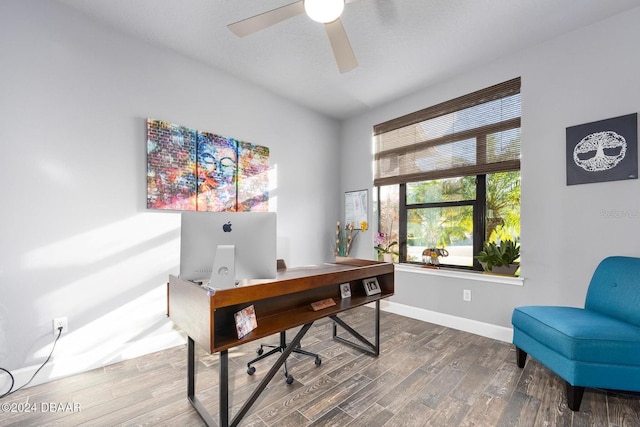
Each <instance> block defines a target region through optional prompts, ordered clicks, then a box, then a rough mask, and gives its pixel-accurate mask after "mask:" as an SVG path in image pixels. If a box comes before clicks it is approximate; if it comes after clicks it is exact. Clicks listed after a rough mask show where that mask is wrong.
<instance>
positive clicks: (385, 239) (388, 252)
mask: <svg viewBox="0 0 640 427" xmlns="http://www.w3.org/2000/svg"><path fill="white" fill-rule="evenodd" d="M374 242H375V244H376V245H375V246H374V247H373V248H374V249H375V250H376V251H378V256H382V260H383V261H384V262H392V260H393V255H396V256H397V255H399V254H398V252H397V251H394V250H393V249H392V248H393V247H394V246H396V245H397V244H398V242H397V241H396V240H393V241H391V236H390V235H389V234H386V233H382V232H379V233H378V234H376V237H375V238H374Z"/></svg>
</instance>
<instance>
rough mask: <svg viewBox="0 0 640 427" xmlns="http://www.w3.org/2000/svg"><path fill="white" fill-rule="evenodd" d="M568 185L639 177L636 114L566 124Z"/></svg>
mask: <svg viewBox="0 0 640 427" xmlns="http://www.w3.org/2000/svg"><path fill="white" fill-rule="evenodd" d="M566 156H567V160H566V161H567V185H575V184H587V183H592V182H604V181H620V180H626V179H638V114H637V113H636V114H628V115H626V116H620V117H614V118H611V119H606V120H600V121H597V122H591V123H585V124H582V125H578V126H572V127H568V128H567V153H566Z"/></svg>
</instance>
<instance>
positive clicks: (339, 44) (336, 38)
mask: <svg viewBox="0 0 640 427" xmlns="http://www.w3.org/2000/svg"><path fill="white" fill-rule="evenodd" d="M324 28H325V29H326V30H327V35H328V36H329V42H331V48H332V49H333V56H335V57H336V62H337V63H338V69H339V70H340V72H341V73H346V72H347V71H351V70H353V69H354V68H356V67H357V66H358V60H357V59H356V56H355V55H354V53H353V49H351V43H349V38H348V37H347V32H346V31H345V30H344V26H343V25H342V21H341V20H340V18H338V19H336V20H335V21H333V22H329V23H328V24H324Z"/></svg>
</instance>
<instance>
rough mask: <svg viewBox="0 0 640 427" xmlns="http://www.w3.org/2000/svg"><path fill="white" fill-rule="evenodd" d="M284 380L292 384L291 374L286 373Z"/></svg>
mask: <svg viewBox="0 0 640 427" xmlns="http://www.w3.org/2000/svg"><path fill="white" fill-rule="evenodd" d="M285 381H286V382H287V384H293V377H292V376H291V375H287V379H286V380H285Z"/></svg>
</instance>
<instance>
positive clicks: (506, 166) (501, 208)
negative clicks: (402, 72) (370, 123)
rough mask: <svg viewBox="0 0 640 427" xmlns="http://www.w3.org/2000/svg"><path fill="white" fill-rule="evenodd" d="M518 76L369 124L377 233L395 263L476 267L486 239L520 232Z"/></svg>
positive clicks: (513, 237) (509, 237) (497, 238)
mask: <svg viewBox="0 0 640 427" xmlns="http://www.w3.org/2000/svg"><path fill="white" fill-rule="evenodd" d="M520 104H521V103H520V78H516V79H513V80H510V81H507V82H504V83H501V84H498V85H495V86H491V87H489V88H486V89H483V90H480V91H477V92H474V93H471V94H469V95H465V96H462V97H459V98H456V99H454V100H451V101H447V102H444V103H442V104H438V105H435V106H433V107H429V108H426V109H424V110H420V111H417V112H415V113H411V114H409V115H406V116H403V117H399V118H396V119H393V120H390V121H388V122H385V123H381V124H379V125H376V126H375V127H374V144H375V179H374V185H375V186H376V187H377V188H378V203H379V210H378V211H379V215H380V218H379V227H380V230H379V231H380V232H383V233H388V234H391V236H392V237H393V238H392V239H391V240H397V241H398V242H399V248H398V249H399V253H400V256H399V261H400V262H418V263H421V262H423V251H425V249H428V248H443V249H445V253H447V254H448V255H447V256H446V257H441V258H440V262H441V263H442V264H445V265H449V266H452V267H458V268H468V269H470V268H475V269H481V267H480V266H479V265H478V264H477V262H475V261H474V258H473V256H474V255H476V254H477V253H478V252H479V251H480V250H482V245H483V244H484V242H485V241H500V240H504V239H512V240H514V241H518V240H519V236H520V116H521V106H520Z"/></svg>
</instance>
